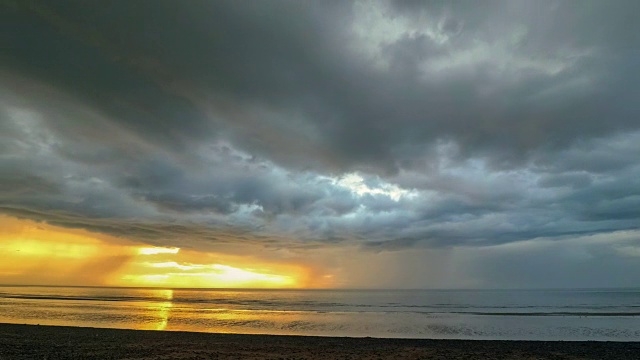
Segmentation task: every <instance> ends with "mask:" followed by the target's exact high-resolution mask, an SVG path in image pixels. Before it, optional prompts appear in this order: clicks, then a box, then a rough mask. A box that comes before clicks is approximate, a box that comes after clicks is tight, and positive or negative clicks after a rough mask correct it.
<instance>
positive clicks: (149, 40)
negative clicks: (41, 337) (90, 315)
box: [0, 0, 640, 288]
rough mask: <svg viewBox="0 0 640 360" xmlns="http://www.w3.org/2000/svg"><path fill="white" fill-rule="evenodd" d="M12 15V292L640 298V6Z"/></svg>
mask: <svg viewBox="0 0 640 360" xmlns="http://www.w3.org/2000/svg"><path fill="white" fill-rule="evenodd" d="M0 7H2V11H0V13H1V15H0V17H1V18H2V20H1V21H2V23H3V24H4V25H3V31H2V35H1V37H0V42H1V43H2V46H1V49H2V50H1V52H0V257H1V258H2V259H3V261H2V263H1V264H0V283H4V284H56V285H112V286H171V287H304V288H306V287H310V288H333V287H336V288H547V287H551V288H553V287H632V286H638V285H639V284H640V160H639V159H640V71H638V67H639V66H640V22H638V21H637V14H638V13H640V2H638V1H635V0H628V1H625V0H616V1H588V0H584V1H546V0H541V1H518V0H509V1H490V0H484V1H474V2H469V1H428V2H423V1H281V0H274V1H199V0H196V1H186V2H183V1H172V0H167V1H165V0H153V1H151V0H140V1H125V0H122V1H120V0H117V1H109V2H101V3H96V2H86V1H71V0H69V1H38V0H20V1H17V0H2V1H0Z"/></svg>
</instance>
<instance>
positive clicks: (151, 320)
mask: <svg viewBox="0 0 640 360" xmlns="http://www.w3.org/2000/svg"><path fill="white" fill-rule="evenodd" d="M0 322H8V323H20V324H41V325H71V326H91V327H110V328H128V329H155V330H188V331H203V332H224V333H254V334H295V335H326V336H372V337H405V338H441V339H442V338H445V339H513V340H515V339H523V340H615V341H640V289H616V290H611V289H600V290H591V289H590V290H370V291H361V290H182V289H180V290H158V289H125V288H77V287H74V288H67V287H27V286H0Z"/></svg>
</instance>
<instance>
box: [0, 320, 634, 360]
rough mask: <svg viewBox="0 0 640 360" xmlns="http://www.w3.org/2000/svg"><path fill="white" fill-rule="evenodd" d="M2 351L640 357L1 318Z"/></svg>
mask: <svg viewBox="0 0 640 360" xmlns="http://www.w3.org/2000/svg"><path fill="white" fill-rule="evenodd" d="M0 359H1V360H5V359H47V360H53V359H528V360H533V359H618V360H624V359H635V360H637V359H640V342H562V341H478V340H414V339H375V338H337V337H311V336H275V335H232V334H209V333H190V332H174V331H142V330H119V329H96V328H79V327H63V326H37V325H14V324H0Z"/></svg>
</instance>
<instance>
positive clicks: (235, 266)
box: [0, 216, 313, 288]
mask: <svg viewBox="0 0 640 360" xmlns="http://www.w3.org/2000/svg"><path fill="white" fill-rule="evenodd" d="M0 258H2V261H1V262H0V284H25V285H29V284H33V285H96V286H101V285H106V286H149V287H171V288H181V287H184V288H199V287H202V288H304V287H310V286H313V283H312V282H311V277H312V276H311V273H312V271H311V269H310V268H308V267H306V266H304V265H301V264H296V263H290V262H283V261H279V262H273V261H263V260H261V259H259V258H256V257H255V256H249V255H247V256H239V255H227V254H223V253H210V252H202V251H197V250H193V249H188V250H184V249H180V248H178V247H160V246H155V247H154V246H149V245H142V244H140V243H136V242H133V241H128V240H124V239H121V238H114V237H110V236H107V235H101V234H94V233H91V232H88V231H85V230H78V229H67V228H60V227H56V226H52V225H48V224H45V223H38V222H34V221H30V220H19V219H14V218H8V217H2V216H0Z"/></svg>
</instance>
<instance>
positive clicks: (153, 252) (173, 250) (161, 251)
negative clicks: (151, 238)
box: [138, 247, 180, 255]
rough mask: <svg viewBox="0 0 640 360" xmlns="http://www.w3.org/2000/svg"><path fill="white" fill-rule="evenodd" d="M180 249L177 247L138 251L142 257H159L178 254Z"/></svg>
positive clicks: (147, 248)
mask: <svg viewBox="0 0 640 360" xmlns="http://www.w3.org/2000/svg"><path fill="white" fill-rule="evenodd" d="M179 251H180V248H177V247H171V248H168V247H142V248H140V249H138V254H140V255H157V254H177V253H178V252H179Z"/></svg>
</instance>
